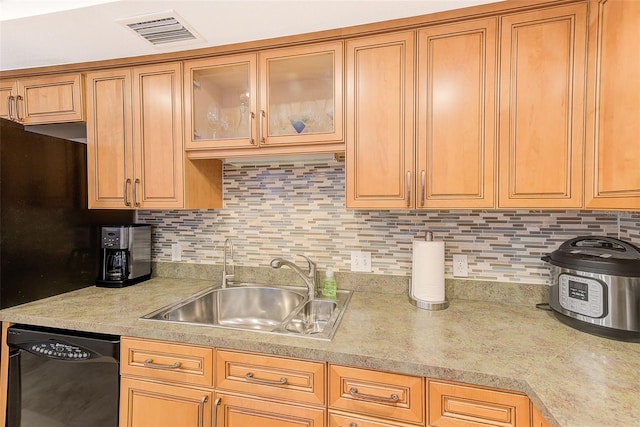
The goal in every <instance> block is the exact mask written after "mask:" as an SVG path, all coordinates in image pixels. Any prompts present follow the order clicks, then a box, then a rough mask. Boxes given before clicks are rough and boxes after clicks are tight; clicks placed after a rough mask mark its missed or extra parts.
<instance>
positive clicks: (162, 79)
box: [87, 63, 222, 209]
mask: <svg viewBox="0 0 640 427" xmlns="http://www.w3.org/2000/svg"><path fill="white" fill-rule="evenodd" d="M87 84H88V94H87V99H88V119H87V158H88V168H87V173H88V183H89V191H88V194H89V207H90V208H99V209H105V208H116V209H127V208H130V209H137V208H142V209H145V208H146V209H178V208H187V209H207V208H217V207H220V206H221V205H222V166H221V163H220V162H219V161H217V160H196V161H191V160H185V158H184V147H183V143H182V142H183V127H182V74H181V64H179V63H169V64H162V65H150V66H145V67H136V68H133V69H130V68H125V69H120V70H110V71H101V72H95V73H88V74H87Z"/></svg>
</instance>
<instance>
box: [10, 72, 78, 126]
mask: <svg viewBox="0 0 640 427" xmlns="http://www.w3.org/2000/svg"><path fill="white" fill-rule="evenodd" d="M0 95H1V96H2V98H1V102H0V104H2V105H1V106H0V117H2V118H5V119H10V120H15V121H17V122H20V123H22V124H25V125H37V124H47V123H64V122H79V121H83V120H84V119H85V106H84V77H83V75H82V74H80V73H75V74H60V75H55V76H49V77H28V78H22V79H18V80H13V81H12V80H2V81H1V82H0Z"/></svg>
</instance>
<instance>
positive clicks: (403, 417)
mask: <svg viewBox="0 0 640 427" xmlns="http://www.w3.org/2000/svg"><path fill="white" fill-rule="evenodd" d="M424 382H425V379H424V378H422V377H414V376H410V375H401V374H394V373H389V372H380V371H374V370H370V369H362V368H354V367H349V366H339V365H331V366H330V367H329V410H331V411H333V413H334V419H335V417H336V415H335V411H340V412H342V413H347V414H349V416H351V415H352V414H353V415H354V416H358V415H364V416H367V417H375V418H376V421H375V422H379V423H380V422H382V423H385V422H386V423H389V424H391V425H404V424H403V423H411V424H417V425H424V412H425V403H426V398H425V394H424ZM370 422H373V421H371V420H370ZM333 425H340V424H333ZM348 425H350V424H348ZM356 425H359V424H357V423H356ZM365 425H366V424H365ZM370 425H376V424H370ZM380 425H385V424H380Z"/></svg>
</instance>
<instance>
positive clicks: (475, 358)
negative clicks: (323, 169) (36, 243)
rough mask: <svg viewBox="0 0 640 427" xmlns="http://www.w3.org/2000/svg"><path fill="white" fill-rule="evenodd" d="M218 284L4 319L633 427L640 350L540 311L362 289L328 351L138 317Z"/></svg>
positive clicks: (24, 310)
mask: <svg viewBox="0 0 640 427" xmlns="http://www.w3.org/2000/svg"><path fill="white" fill-rule="evenodd" d="M212 285H213V283H212V282H211V281H205V280H195V279H172V278H154V279H152V280H150V281H148V282H145V283H141V284H138V285H135V286H131V287H128V288H123V289H108V288H97V287H89V288H85V289H81V290H78V291H73V292H69V293H67V294H63V295H58V296H54V297H51V298H47V299H44V300H40V301H36V302H32V303H29V304H24V305H21V306H17V307H12V308H8V309H5V310H2V311H0V320H2V321H9V322H14V323H25V324H31V325H40V326H50V327H57V328H64V329H72V330H82V331H88V332H100V333H108V334H115V335H126V336H133V337H144V338H152V339H161V340H169V341H178V342H183V343H193V344H201V345H208V346H213V347H219V348H232V349H239V350H248V351H255V352H261V353H268V354H276V355H282V356H292V357H300V358H307V359H315V360H321V361H328V362H332V363H339V364H347V365H354V366H360V367H364V368H373V369H379V370H385V371H391V372H398V373H404V374H410V375H418V376H426V377H432V378H441V379H447V380H454V381H461V382H466V383H471V384H478V385H484V386H491V387H497V388H502V389H507V390H514V391H520V392H524V393H526V394H527V395H528V396H529V397H530V398H531V400H532V401H533V403H534V404H535V405H536V406H537V407H538V408H539V409H540V411H541V413H542V415H543V416H544V417H545V418H546V419H547V421H548V422H549V424H550V425H551V426H561V427H592V426H593V427H596V426H598V427H600V426H616V427H633V426H638V422H639V421H638V420H640V344H637V343H624V342H618V341H613V340H608V339H605V338H599V337H595V336H592V335H588V334H585V333H583V332H580V331H577V330H574V329H572V328H569V327H568V326H565V325H564V324H562V323H560V322H559V321H558V320H556V319H555V318H554V317H553V315H552V314H551V313H549V312H546V311H542V310H537V309H536V308H535V307H528V306H520V305H506V304H497V303H487V302H477V301H465V300H456V299H453V300H452V301H451V304H450V307H449V308H448V309H446V310H443V311H426V310H421V309H419V308H416V307H414V306H413V305H411V304H410V303H409V300H408V298H407V296H406V295H400V294H383V293H365V292H361V291H356V292H355V293H354V295H353V297H352V299H351V302H350V303H349V307H348V308H347V311H346V313H345V315H344V317H343V319H342V323H341V324H340V326H339V328H338V331H337V333H336V335H335V336H334V338H333V340H332V341H330V342H329V341H321V340H314V339H309V338H303V337H290V336H282V335H276V334H269V333H260V332H249V331H246V332H245V331H234V330H228V329H219V328H210V327H206V326H190V325H178V324H172V323H161V322H156V321H149V320H140V319H139V317H140V316H142V315H144V314H147V313H149V312H151V311H154V310H156V309H158V308H161V307H163V306H165V305H167V304H171V303H174V302H177V301H179V300H181V299H184V298H185V297H187V296H190V295H192V294H194V293H196V292H198V291H200V290H202V289H205V288H207V287H210V286H212Z"/></svg>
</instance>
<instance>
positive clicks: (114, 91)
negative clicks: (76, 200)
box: [86, 68, 133, 209]
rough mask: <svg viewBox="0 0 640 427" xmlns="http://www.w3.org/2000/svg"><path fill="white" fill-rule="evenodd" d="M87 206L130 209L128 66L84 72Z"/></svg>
mask: <svg viewBox="0 0 640 427" xmlns="http://www.w3.org/2000/svg"><path fill="white" fill-rule="evenodd" d="M86 82H87V181H88V188H87V190H88V196H89V208H96V209H105V208H118V209H125V208H127V207H129V208H132V207H133V203H132V199H131V196H130V191H131V186H132V184H133V129H132V119H131V115H132V113H131V69H129V68H124V69H118V70H109V71H99V72H92V73H87V76H86Z"/></svg>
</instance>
